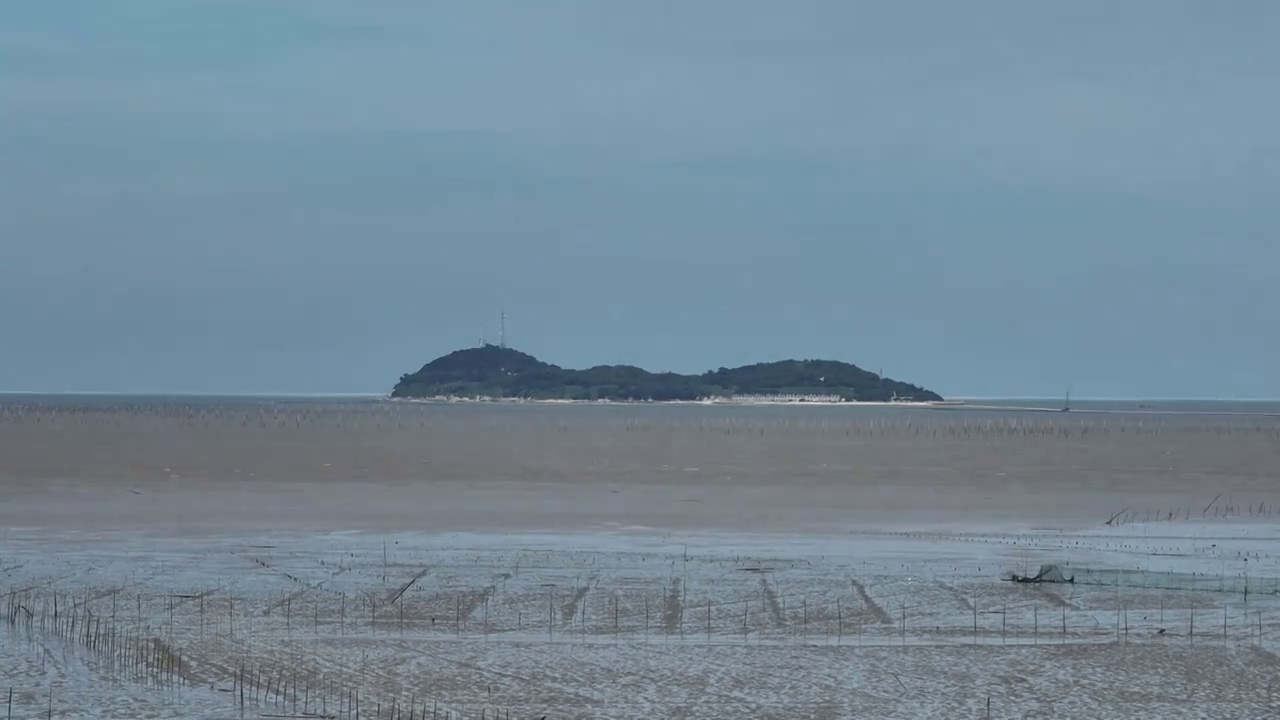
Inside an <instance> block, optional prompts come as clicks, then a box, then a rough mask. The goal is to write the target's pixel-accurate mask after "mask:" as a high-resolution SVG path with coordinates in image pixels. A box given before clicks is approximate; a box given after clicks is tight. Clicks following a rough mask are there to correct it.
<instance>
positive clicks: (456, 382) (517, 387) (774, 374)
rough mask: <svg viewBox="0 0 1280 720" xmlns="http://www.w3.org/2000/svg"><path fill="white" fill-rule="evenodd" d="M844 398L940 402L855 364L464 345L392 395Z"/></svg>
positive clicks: (409, 378) (408, 378)
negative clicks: (572, 356) (582, 357)
mask: <svg viewBox="0 0 1280 720" xmlns="http://www.w3.org/2000/svg"><path fill="white" fill-rule="evenodd" d="M780 394H798V395H838V396H839V397H841V398H843V399H845V400H862V401H868V402H870V401H885V400H891V399H893V398H894V397H897V398H899V399H912V400H917V401H923V400H941V399H942V397H941V396H940V395H938V394H937V393H934V392H932V391H929V390H925V389H924V388H922V387H919V386H916V385H911V384H909V383H904V382H899V381H897V380H891V379H889V378H882V377H880V376H879V375H877V374H875V373H873V372H869V371H867V370H863V369H862V368H860V367H858V366H856V365H851V364H849V363H842V362H835V361H831V360H783V361H781V362H772V363H760V364H756V365H747V366H745V367H740V368H732V369H729V368H720V369H719V370H713V371H711V372H707V373H703V374H702V375H679V374H676V373H651V372H649V371H647V370H644V369H642V368H638V367H633V366H630V365H600V366H597V367H593V368H587V369H586V370H567V369H565V368H562V367H559V366H556V365H551V364H549V363H544V362H542V361H541V360H539V359H537V358H535V357H533V356H532V355H529V354H526V353H522V352H520V351H518V350H512V349H510V348H504V347H498V346H496V345H484V346H482V347H478V348H468V349H466V350H458V351H455V352H452V353H449V354H448V355H445V356H443V357H439V358H436V359H435V360H432V361H431V362H429V363H427V364H426V365H424V366H422V369H420V370H418V371H417V372H415V373H409V374H407V375H403V376H401V378H400V382H398V383H396V386H395V389H394V390H392V392H391V396H392V397H401V398H424V397H443V396H455V397H476V396H480V397H494V398H528V399H534V400H554V399H563V400H657V401H662V400H700V399H703V398H708V397H728V396H732V395H780Z"/></svg>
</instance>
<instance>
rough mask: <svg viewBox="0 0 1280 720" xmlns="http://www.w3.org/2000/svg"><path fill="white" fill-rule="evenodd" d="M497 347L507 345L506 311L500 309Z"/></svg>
mask: <svg viewBox="0 0 1280 720" xmlns="http://www.w3.org/2000/svg"><path fill="white" fill-rule="evenodd" d="M498 347H500V348H506V347H507V311H506V310H503V311H502V316H501V318H500V319H499V321H498Z"/></svg>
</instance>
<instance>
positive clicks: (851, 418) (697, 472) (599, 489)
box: [0, 402, 1280, 533]
mask: <svg viewBox="0 0 1280 720" xmlns="http://www.w3.org/2000/svg"><path fill="white" fill-rule="evenodd" d="M0 457H2V458H3V462H0V484H2V486H3V492H4V495H5V498H6V500H5V502H4V503H0V523H3V524H5V525H9V526H50V527H60V526H61V527H84V528H111V527H121V528H155V529H164V528H186V529H192V528H195V527H202V528H206V529H208V530H228V531H234V530H238V529H248V528H263V529H271V528H291V529H299V530H303V529H309V530H322V529H386V530H414V529H416V530H429V531H440V530H468V529H471V530H521V529H523V530H561V531H569V530H583V529H593V528H602V527H624V528H625V527H647V528H672V529H684V530H689V529H705V530H723V531H778V532H796V533H806V532H830V531H834V532H840V531H843V530H845V529H853V528H863V527H867V526H868V525H871V526H887V525H894V524H908V525H915V526H929V525H936V524H950V525H974V526H982V525H984V524H998V525H1009V524H1015V525H1017V524H1025V525H1029V526H1041V525H1046V524H1048V525H1054V524H1062V525H1068V526H1069V525H1093V524H1097V523H1099V522H1102V521H1105V520H1106V519H1107V518H1108V517H1109V516H1110V515H1111V514H1113V513H1115V512H1117V511H1120V510H1121V509H1123V508H1126V507H1130V508H1133V509H1134V510H1135V511H1138V512H1145V513H1152V514H1156V513H1158V514H1168V513H1174V514H1177V513H1183V514H1187V513H1190V514H1192V515H1195V514H1196V513H1199V512H1200V511H1201V510H1202V509H1203V508H1204V507H1205V506H1206V505H1207V504H1208V503H1209V502H1210V501H1211V500H1212V499H1213V498H1214V497H1215V496H1216V495H1218V494H1219V493H1221V494H1223V496H1224V497H1230V498H1232V500H1233V504H1234V505H1236V506H1241V507H1244V506H1246V505H1249V506H1252V505H1257V506H1258V507H1259V509H1260V510H1261V508H1262V507H1264V506H1268V505H1269V503H1271V502H1276V501H1280V482H1278V481H1277V477H1276V472H1277V470H1276V468H1278V467H1280V420H1277V419H1276V418H1273V417H1213V416H1178V415H1147V416H1141V415H1093V414H1065V413H1064V414H1043V413H1041V414H1036V413H977V412H956V411H939V410H897V409H880V408H845V407H830V408H827V407H823V408H792V407H781V408H733V407H731V408H707V407H699V406H626V405H624V406H604V407H600V406H568V407H565V406H543V405H539V406H532V405H530V406H510V405H434V404H408V403H387V402H381V403H374V402H360V403H354V402H353V403H317V402H310V403H280V402H275V403H271V402H261V403H248V402H241V403H204V404H196V403H191V404H182V403H170V404H151V405H133V406H113V405H111V404H109V403H107V404H102V405H98V406H79V407H77V406H69V407H49V406H30V405H20V404H10V405H7V406H5V407H4V409H3V412H0Z"/></svg>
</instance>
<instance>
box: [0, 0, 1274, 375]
mask: <svg viewBox="0 0 1280 720" xmlns="http://www.w3.org/2000/svg"><path fill="white" fill-rule="evenodd" d="M1277 37H1280V4H1278V3H1275V2H1272V1H1270V0H1240V1H1239V2H1234V3H1231V4H1229V6H1226V5H1221V4H1214V3H1206V2H1199V1H1195V2H1185V1H1182V0H1131V1H1130V2H1124V3H1116V2H1102V1H1093V0H1083V1H1081V2H1073V3H1026V2H1017V1H1013V0H1010V1H1009V2H989V1H983V0H975V1H974V2H965V3H955V2H943V1H941V0H939V1H938V2H923V1H919V2H916V1H909V2H903V1H902V0H886V1H885V2H857V1H855V0H829V1H826V0H790V1H789V2H776V1H775V0H697V1H696V2H689V1H684V2H677V1H675V0H653V1H652V2H633V1H628V2H622V1H609V0H540V1H539V2H528V1H527V0H440V1H438V2H421V0H379V2H373V3H370V2H356V1H355V0H350V1H346V0H271V1H270V2H263V1H262V0H112V1H111V2H102V0H62V1H60V2H26V3H21V2H14V3H6V4H4V5H3V7H0V390H32V391H46V392H50V391H51V392H63V391H102V392H173V393H186V392H198V393H227V392H256V393H271V392H289V393H324V392H385V391H388V390H389V389H390V387H391V385H392V384H394V382H395V380H396V379H397V378H398V377H399V375H400V374H401V373H404V372H411V371H413V370H416V369H417V368H418V367H419V366H421V365H422V364H423V363H425V362H426V361H428V360H430V359H432V358H434V357H436V356H438V355H441V354H444V353H446V352H449V351H452V350H455V349H458V348H462V347H467V346H472V345H474V344H476V343H477V342H478V340H479V339H480V338H481V337H482V336H483V337H484V338H485V339H486V340H489V341H496V340H497V337H498V324H499V314H500V312H502V311H503V310H504V309H505V311H506V313H507V341H508V343H509V344H510V345H512V346H514V347H516V348H518V349H521V350H524V351H526V352H530V353H532V354H534V355H536V356H538V357H539V358H541V359H544V360H547V361H549V362H554V363H556V364H559V365H562V366H565V367H585V366H590V365H595V364H615V363H626V364H636V365H641V366H643V367H646V368H649V369H651V370H675V371H680V372H698V371H702V370H706V369H710V368H715V367H720V366H734V365H740V364H745V363H751V362H761V361H769V360H778V359H784V358H790V357H796V358H824V359H836V360H844V361H847V362H853V363H856V364H858V365H860V366H863V367H866V368H868V369H871V370H880V369H883V371H884V373H885V374H886V375H889V376H891V377H894V378H899V379H903V380H907V381H910V382H916V383H918V384H921V385H924V386H926V387H929V388H931V389H934V390H937V391H939V392H941V393H943V394H944V395H950V396H979V397H984V396H985V397H1057V396H1061V395H1062V393H1063V392H1064V391H1065V390H1066V389H1067V388H1070V389H1071V391H1072V394H1073V396H1076V397H1100V398H1117V397H1124V398H1132V397H1162V398H1167V397H1197V398H1202V397H1222V398H1262V397H1268V398H1276V397H1280V365H1277V362H1276V361H1277V359H1280V329H1278V328H1280V323H1278V322H1276V320H1275V319H1274V316H1275V314H1276V310H1277V308H1280V133H1277V131H1276V128H1278V127H1280V43H1277V42H1276V41H1275V38H1277Z"/></svg>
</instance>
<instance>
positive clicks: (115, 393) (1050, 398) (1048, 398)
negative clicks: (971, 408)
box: [0, 390, 1280, 403]
mask: <svg viewBox="0 0 1280 720" xmlns="http://www.w3.org/2000/svg"><path fill="white" fill-rule="evenodd" d="M20 395H47V396H61V397H76V396H81V397H152V398H163V397H203V398H209V397H225V398H390V396H391V394H390V393H389V392H252V391H248V392H247V391H218V392H209V391H171V390H147V391H121V390H0V397H3V396H10V397H12V396H20ZM944 397H945V398H946V399H947V400H964V401H1015V400H1016V401H1044V402H1055V403H1056V402H1061V400H1062V398H1061V397H1060V396H1055V395H945V396H944ZM1072 402H1245V403H1252V402H1259V403H1261V402H1280V397H1214V396H1194V397H1190V396H1189V397H1173V396H1169V397H1159V396H1140V395H1137V396H1113V397H1083V396H1082V397H1076V398H1072Z"/></svg>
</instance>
